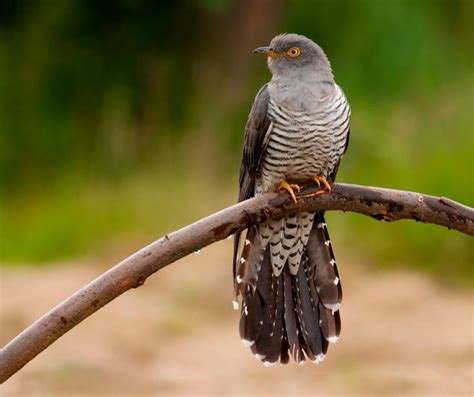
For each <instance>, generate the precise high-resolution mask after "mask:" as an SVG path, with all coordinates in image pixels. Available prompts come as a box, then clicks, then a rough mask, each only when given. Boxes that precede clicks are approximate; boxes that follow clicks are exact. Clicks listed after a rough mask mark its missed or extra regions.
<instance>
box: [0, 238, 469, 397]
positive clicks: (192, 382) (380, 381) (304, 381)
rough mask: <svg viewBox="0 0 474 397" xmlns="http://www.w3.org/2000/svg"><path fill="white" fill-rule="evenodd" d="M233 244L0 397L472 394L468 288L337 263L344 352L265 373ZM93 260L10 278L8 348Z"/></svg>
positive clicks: (128, 306) (150, 290)
mask: <svg viewBox="0 0 474 397" xmlns="http://www.w3.org/2000/svg"><path fill="white" fill-rule="evenodd" d="M229 243H230V241H229V242H228V241H226V242H223V243H219V244H215V245H214V246H212V247H209V248H206V249H204V250H203V251H202V252H201V253H200V254H199V255H191V256H189V257H188V258H185V259H183V260H181V261H180V262H178V263H177V264H175V265H172V266H170V267H168V268H167V269H164V270H162V271H161V272H160V273H159V274H157V275H155V276H154V277H152V278H151V279H149V280H147V282H146V283H145V285H144V286H143V287H141V288H139V289H137V290H133V291H131V292H128V293H126V294H125V295H123V296H121V297H119V298H118V299H116V300H115V301H114V302H112V303H111V304H109V305H108V306H107V307H105V308H104V309H102V310H100V311H99V312H98V313H96V314H95V315H93V316H92V317H91V318H89V319H87V320H86V321H85V322H83V323H82V324H80V325H79V326H78V327H76V328H75V329H73V330H72V331H71V332H69V333H68V334H66V335H65V336H63V337H62V338H61V339H60V340H58V341H57V342H56V343H55V344H54V345H53V346H51V347H50V348H49V349H47V350H46V351H45V352H43V353H42V354H40V355H39V356H38V357H37V358H36V359H35V360H33V361H32V362H31V363H29V364H28V365H27V366H26V367H25V368H23V369H22V370H21V371H20V372H19V373H17V374H16V375H15V376H14V377H12V378H11V379H10V380H9V381H7V382H6V383H5V384H4V385H3V386H2V388H1V391H2V395H3V396H20V395H21V396H33V395H35V396H55V395H90V396H98V395H114V396H117V395H130V396H132V395H135V396H136V395H162V396H173V395H185V396H193V395H196V396H198V395H202V396H205V395H219V396H229V395H264V396H277V395H296V396H300V395H311V396H328V395H348V396H349V395H360V396H369V395H372V396H382V395H407V396H408V395H409V396H415V395H416V396H419V395H427V396H432V395H452V396H472V395H473V393H474V391H473V383H474V375H473V363H474V359H473V353H474V349H473V346H474V343H473V339H474V332H473V331H474V328H473V301H472V291H468V290H464V291H456V290H452V289H450V288H449V287H446V286H442V285H440V284H441V283H439V282H438V283H435V282H434V281H432V280H431V279H430V278H429V277H428V276H423V275H416V274H411V273H406V272H400V271H397V272H373V271H369V270H368V269H367V268H365V267H363V266H362V265H361V264H358V263H353V262H354V261H353V260H351V258H348V257H345V258H339V259H340V260H339V262H340V263H346V266H340V271H341V273H342V274H341V275H342V282H343V287H344V302H343V309H342V319H343V328H342V335H341V338H340V339H339V341H338V343H337V344H335V345H331V346H330V351H329V354H328V356H327V358H326V360H325V361H324V362H323V363H322V364H320V365H315V364H312V363H307V364H305V365H304V366H299V365H295V364H291V365H288V366H276V367H273V368H267V367H264V366H263V365H261V364H260V363H259V362H257V360H255V358H254V357H253V356H252V355H251V354H250V352H249V351H248V350H247V349H246V348H245V347H244V346H243V344H242V343H241V342H240V341H239V337H238V329H237V323H238V313H237V312H234V311H233V310H232V305H231V289H232V285H231V270H230V267H229V261H230V255H229V252H230V251H229V250H230V244H229ZM93 262H94V261H89V262H87V263H84V262H80V263H68V264H62V265H55V266H47V267H39V268H38V267H36V268H20V269H10V268H6V269H3V270H2V284H1V298H2V302H1V303H2V305H1V317H0V320H1V338H0V342H1V343H2V345H3V344H4V343H6V342H7V341H8V340H9V339H10V338H12V337H13V336H14V335H16V334H17V333H18V332H20V331H21V330H22V329H23V328H24V327H26V326H27V325H28V324H30V323H31V322H32V321H34V320H35V319H36V318H38V317H39V316H40V315H42V314H43V313H44V312H45V311H47V310H48V309H50V308H51V307H52V306H54V305H55V304H57V303H58V302H60V301H61V300H62V299H64V298H66V297H67V296H68V295H70V294H71V293H73V292H74V291H75V290H76V289H78V288H80V287H81V286H82V285H84V284H85V283H87V282H88V281H90V280H91V279H93V278H94V277H95V276H96V275H98V274H99V273H100V272H102V271H103V270H104V269H105V268H104V265H98V264H97V261H95V262H96V263H93ZM112 263H113V262H109V263H108V264H109V265H111V264H112ZM349 263H350V266H349V265H347V264H349Z"/></svg>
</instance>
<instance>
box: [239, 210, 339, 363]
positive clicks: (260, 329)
mask: <svg viewBox="0 0 474 397" xmlns="http://www.w3.org/2000/svg"><path fill="white" fill-rule="evenodd" d="M270 257H271V253H270V247H268V246H266V245H264V244H262V238H261V234H260V233H259V229H258V227H252V228H250V229H249V230H248V232H247V236H246V239H245V243H244V245H243V248H242V254H241V256H240V259H239V263H238V266H237V273H236V277H235V286H236V295H241V296H242V308H241V317H240V326H239V329H240V337H241V339H242V341H243V342H244V344H245V345H246V346H249V347H250V348H251V350H252V353H253V354H254V355H255V356H256V357H257V358H258V359H259V360H261V361H262V362H263V363H264V364H265V365H273V364H275V363H277V362H280V363H282V364H286V363H288V362H289V358H290V356H292V357H293V359H294V360H295V361H296V362H298V363H301V362H303V361H305V360H306V358H307V359H309V360H311V361H314V362H316V363H319V362H321V361H322V360H323V359H324V358H325V355H326V352H327V350H328V342H332V343H334V342H336V340H337V338H338V336H339V333H340V331H341V320H340V315H339V307H340V304H341V300H342V288H341V282H340V279H339V274H338V271H337V267H336V260H335V258H334V253H333V250H332V247H331V241H330V240H329V234H328V231H327V227H326V223H325V221H324V216H323V213H321V212H320V213H316V214H315V217H314V223H313V226H312V229H311V233H310V236H309V239H308V242H307V244H306V246H305V248H304V250H303V254H302V256H301V261H300V264H299V267H298V271H297V272H296V274H292V273H294V271H291V272H290V266H289V265H288V262H286V264H285V266H284V267H283V270H282V271H281V273H279V274H278V275H275V272H274V271H273V269H272V264H271V259H270Z"/></svg>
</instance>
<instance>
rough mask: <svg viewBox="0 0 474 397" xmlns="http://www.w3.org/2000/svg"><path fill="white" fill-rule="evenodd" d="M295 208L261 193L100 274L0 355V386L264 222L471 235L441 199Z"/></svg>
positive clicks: (335, 195)
mask: <svg viewBox="0 0 474 397" xmlns="http://www.w3.org/2000/svg"><path fill="white" fill-rule="evenodd" d="M312 191H314V188H313V189H311V188H310V189H305V190H304V191H303V192H302V194H300V195H299V197H300V199H299V200H298V203H297V204H293V203H292V202H291V200H289V198H288V195H287V194H286V193H267V194H264V195H262V196H259V197H255V198H252V199H250V200H247V201H244V202H242V203H239V204H236V205H234V206H232V207H228V208H226V209H224V210H222V211H219V212H217V213H215V214H213V215H210V216H208V217H207V218H204V219H201V220H199V221H197V222H195V223H193V224H191V225H189V226H186V227H184V228H183V229H180V230H178V231H176V232H174V233H171V234H169V235H166V236H164V237H162V238H160V239H159V240H157V241H155V242H153V243H151V244H150V245H148V246H147V247H145V248H143V249H141V250H140V251H138V252H136V253H134V254H133V255H131V256H129V257H128V258H127V259H125V260H123V261H122V262H120V263H119V264H118V265H116V266H114V267H113V268H111V269H110V270H108V271H107V272H106V273H104V274H102V275H101V276H99V277H98V278H96V279H95V280H94V281H92V282H91V283H90V284H88V285H86V286H85V287H83V288H82V289H80V290H79V291H77V292H76V293H75V294H74V295H72V296H71V297H69V298H68V299H66V300H65V301H64V302H62V303H60V304H59V305H58V306H56V307H55V308H53V309H52V310H51V311H50V312H48V313H46V314H45V315H44V316H43V317H41V318H40V319H39V320H37V321H36V322H34V323H33V324H32V325H31V326H29V327H28V328H27V329H26V330H24V331H23V332H22V333H21V334H20V335H18V336H17V337H16V338H15V339H13V340H12V341H11V342H10V343H8V344H7V345H6V346H5V347H4V348H3V349H2V350H1V351H0V383H3V382H4V381H6V380H7V379H8V378H9V377H11V376H12V375H13V374H15V373H16V372H17V371H18V370H19V369H21V368H22V367H23V366H24V365H25V364H27V363H28V362H29V361H31V360H32V359H33V358H34V357H35V356H36V355H38V354H39V353H40V352H42V351H43V350H45V349H46V348H47V347H48V346H49V345H51V344H52V343H53V342H54V341H56V340H57V339H58V338H59V337H61V336H62V335H64V334H65V333H66V332H68V331H69V330H70V329H71V328H73V327H74V326H76V325H77V324H79V323H80V322H81V321H82V320H84V319H85V318H87V317H89V316H90V315H91V314H92V313H94V312H96V311H97V310H99V309H100V308H101V307H103V306H105V305H106V304H107V303H109V302H110V301H112V300H113V299H115V298H116V297H117V296H119V295H121V294H123V293H124V292H125V291H127V290H129V289H131V288H137V287H139V286H141V285H142V284H143V283H144V282H145V280H146V279H147V278H148V277H149V276H150V275H152V274H153V273H155V272H156V271H158V270H160V269H161V268H163V267H165V266H167V265H169V264H170V263H173V262H175V261H176V260H178V259H180V258H182V257H184V256H186V255H188V254H190V253H192V252H193V251H196V250H198V249H201V248H202V247H205V246H207V245H209V244H212V243H214V242H216V241H218V240H222V239H224V238H226V237H227V236H229V235H232V234H234V233H236V232H237V231H240V230H243V229H245V228H247V227H249V226H250V225H253V224H256V223H259V222H261V221H263V220H264V219H266V218H267V217H268V216H271V217H274V218H280V217H282V216H284V215H290V214H293V213H295V212H297V211H299V210H304V211H319V210H338V211H351V212H357V213H360V214H364V215H369V216H372V217H374V218H376V219H378V220H385V221H396V220H400V219H414V220H416V221H420V222H425V223H433V224H437V225H441V226H445V227H447V228H449V229H455V230H458V231H460V232H462V233H466V234H468V235H471V236H473V235H474V209H473V208H470V207H467V206H464V205H462V204H459V203H456V202H454V201H452V200H449V199H447V198H444V197H434V196H428V195H425V194H420V193H412V192H406V191H400V190H391V189H382V188H375V187H368V186H358V185H348V184H342V183H340V184H334V186H333V188H332V192H331V193H330V194H321V195H318V196H313V197H307V195H308V193H311V192H312Z"/></svg>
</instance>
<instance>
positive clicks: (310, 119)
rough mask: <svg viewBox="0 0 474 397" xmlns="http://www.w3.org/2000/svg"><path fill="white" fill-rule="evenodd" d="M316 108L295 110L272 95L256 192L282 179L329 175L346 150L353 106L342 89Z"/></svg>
mask: <svg viewBox="0 0 474 397" xmlns="http://www.w3.org/2000/svg"><path fill="white" fill-rule="evenodd" d="M317 105H318V106H314V109H315V110H314V111H311V112H309V111H295V110H290V109H288V108H286V107H284V106H282V105H278V104H277V103H275V101H273V100H272V99H271V98H270V102H269V105H268V115H269V118H270V120H271V122H272V123H271V126H270V129H269V131H268V133H267V136H266V139H265V150H264V154H263V157H262V163H261V169H260V178H259V179H260V180H258V181H257V191H268V190H273V189H274V188H275V185H276V184H278V183H279V181H280V180H281V179H282V178H285V179H288V180H298V179H309V178H312V177H315V176H324V177H327V176H328V175H330V174H331V173H332V172H333V171H334V169H335V167H336V166H337V164H338V162H339V161H340V159H341V157H342V154H343V152H344V147H345V143H346V139H347V133H348V131H349V117H350V108H349V105H348V103H347V100H346V98H345V96H344V93H343V92H342V90H341V89H340V88H339V87H338V86H336V89H335V91H334V95H332V96H330V97H327V98H324V99H322V100H320V101H319V103H318V104H317Z"/></svg>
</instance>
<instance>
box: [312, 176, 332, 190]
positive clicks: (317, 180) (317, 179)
mask: <svg viewBox="0 0 474 397" xmlns="http://www.w3.org/2000/svg"><path fill="white" fill-rule="evenodd" d="M313 181H314V182H315V183H316V185H318V187H320V186H321V183H322V184H323V185H324V188H323V190H324V191H327V192H330V191H331V185H330V184H329V182H328V181H327V179H326V178H325V177H324V176H315V177H314V178H313Z"/></svg>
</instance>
